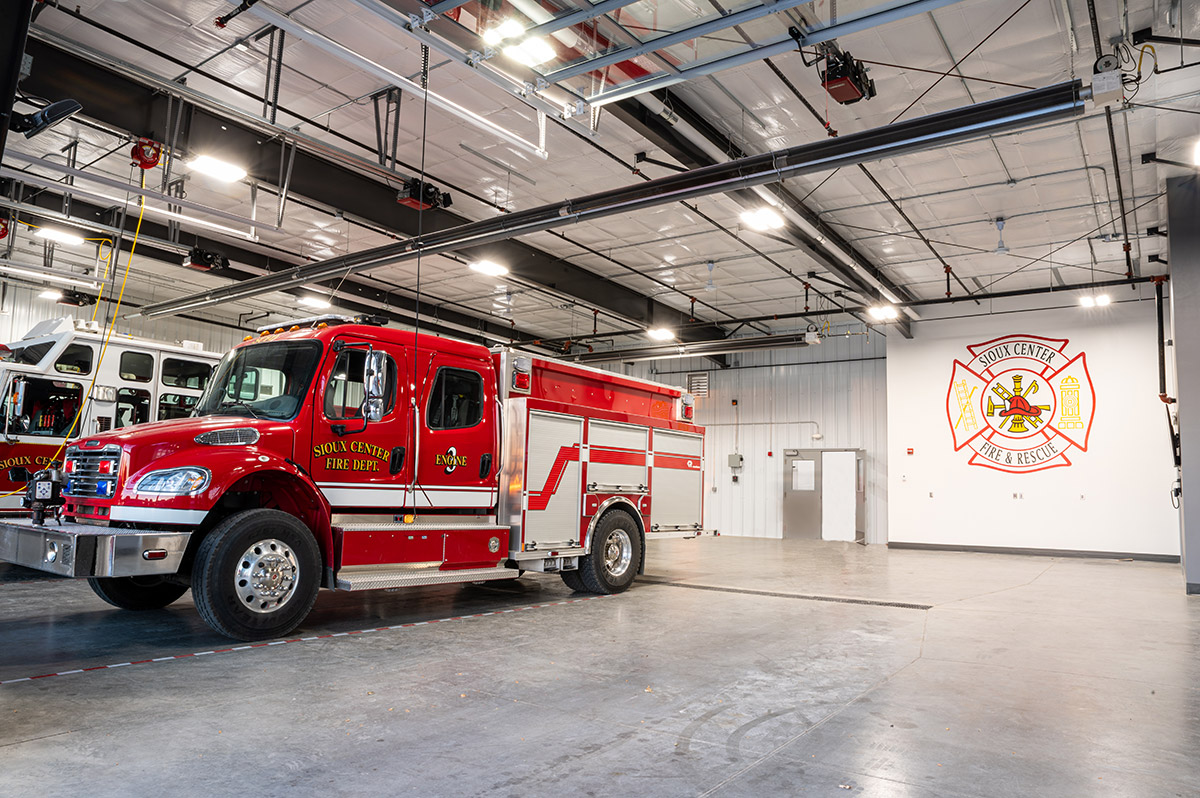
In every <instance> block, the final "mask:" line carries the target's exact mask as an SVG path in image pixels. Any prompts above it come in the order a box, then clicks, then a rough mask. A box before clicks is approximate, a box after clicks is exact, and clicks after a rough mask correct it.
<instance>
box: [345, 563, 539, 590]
mask: <svg viewBox="0 0 1200 798" xmlns="http://www.w3.org/2000/svg"><path fill="white" fill-rule="evenodd" d="M517 575H518V572H517V571H516V570H515V569H513V568H469V569H465V570H460V571H433V570H413V569H411V568H396V567H395V566H390V565H386V566H374V565H372V566H353V567H350V568H343V569H342V570H341V571H339V572H338V577H337V586H338V590H378V589H380V588H385V587H416V586H419V585H449V584H454V583H456V582H483V581H486V580H489V579H515V578H516V577H517Z"/></svg>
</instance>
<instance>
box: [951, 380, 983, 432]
mask: <svg viewBox="0 0 1200 798" xmlns="http://www.w3.org/2000/svg"><path fill="white" fill-rule="evenodd" d="M974 395H975V387H972V388H971V390H970V391H968V390H967V381H966V380H959V381H958V382H956V383H954V398H955V399H957V400H958V421H955V422H954V428H955V429H958V425H959V424H962V425H963V426H964V427H965V428H966V429H968V430H976V429H978V428H979V422H978V421H976V420H975V408H973V407H971V397H972V396H974Z"/></svg>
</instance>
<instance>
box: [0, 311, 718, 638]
mask: <svg viewBox="0 0 1200 798" xmlns="http://www.w3.org/2000/svg"><path fill="white" fill-rule="evenodd" d="M693 414H694V403H693V400H692V397H691V396H689V395H687V394H685V393H684V392H683V391H681V390H680V389H678V388H672V387H669V386H666V385H660V384H657V383H653V382H648V381H644V380H637V379H631V378H628V377H624V376H620V375H617V374H611V373H608V372H604V371H599V370H595V369H590V368H586V367H581V366H577V365H572V364H568V363H564V362H559V361H555V360H552V359H543V358H539V357H530V356H526V355H522V354H519V353H518V352H516V351H514V350H512V349H508V348H497V349H492V350H488V349H487V348H485V347H483V346H478V345H475V344H470V343H464V342H461V341H455V340H451V339H446V338H438V337H433V336H426V335H421V336H417V335H415V334H414V333H411V332H402V331H396V330H389V329H387V328H385V327H383V326H381V325H379V324H377V323H374V322H373V321H372V320H368V319H362V318H360V319H358V320H348V319H342V318H335V317H326V318H320V319H310V320H305V321H304V322H300V323H297V324H295V325H293V326H292V327H291V328H290V329H287V330H284V329H278V330H275V331H264V332H263V333H262V334H261V335H260V336H258V337H253V338H248V340H246V341H245V342H244V343H243V344H241V345H239V346H238V347H235V348H234V349H233V350H231V351H230V352H229V353H228V354H227V355H226V356H225V358H224V359H223V360H222V361H221V363H220V365H219V366H218V367H217V370H216V373H215V374H214V376H213V378H212V380H211V382H210V383H209V386H208V388H207V390H206V391H205V392H204V394H203V395H202V396H201V398H200V399H199V401H198V403H197V404H196V407H195V409H194V413H193V415H192V416H191V417H189V418H182V419H174V420H168V421H160V422H156V423H152V424H142V425H137V426H134V427H130V428H127V429H114V430H110V431H108V432H105V433H96V434H88V435H86V436H84V437H82V438H81V439H80V440H78V441H76V442H75V443H73V444H72V445H71V446H70V447H69V448H68V450H67V456H66V462H65V464H64V465H63V468H62V472H63V473H62V477H61V481H62V484H61V485H59V484H58V482H57V481H56V480H58V479H59V477H58V475H57V474H56V473H54V472H42V473H41V474H39V475H38V476H37V477H35V479H34V481H33V482H32V483H31V495H35V494H36V495H39V496H41V495H44V496H46V497H50V499H49V501H52V500H53V498H54V497H56V496H57V492H58V491H59V490H61V496H62V498H61V502H62V503H63V505H64V506H63V507H62V508H61V509H62V515H63V517H64V518H65V522H64V523H62V525H61V526H59V525H56V523H55V521H54V519H53V518H51V519H50V520H48V521H47V522H46V525H45V526H36V525H34V524H33V523H32V522H31V521H28V520H23V521H20V522H8V523H3V524H0V560H4V561H7V562H12V563H18V564H21V565H26V566H29V567H33V568H38V569H41V570H43V571H48V572H50V573H55V574H60V575H63V576H71V577H86V578H88V579H89V581H90V584H91V586H92V588H93V589H94V590H95V591H96V593H97V594H98V595H99V596H100V597H101V598H103V599H104V600H105V601H108V602H109V603H110V604H113V605H115V606H118V607H122V608H126V609H150V608H158V607H163V606H166V605H167V604H169V603H171V602H172V601H174V600H176V599H178V598H179V597H180V596H182V595H183V594H184V593H185V592H186V591H187V590H188V589H189V588H190V589H191V590H192V595H193V599H194V601H195V604H196V607H197V609H198V610H199V612H200V614H201V617H203V619H204V620H205V621H206V622H207V623H208V624H209V625H210V626H211V627H212V628H213V629H215V630H217V631H218V632H220V633H222V634H224V635H227V636H229V637H233V638H237V639H241V640H261V639H266V638H270V637H277V636H280V635H284V634H287V633H288V632H290V631H291V630H293V629H294V628H296V627H297V626H298V625H299V624H300V623H301V622H302V621H303V620H304V618H305V616H307V614H308V612H309V610H310V609H311V607H312V605H313V603H314V601H315V600H316V597H317V592H318V588H320V587H325V588H329V589H332V590H369V589H376V588H396V587H403V586H415V585H436V584H446V583H454V582H478V581H483V580H492V579H511V578H513V577H515V576H518V575H519V574H520V573H521V572H522V571H538V572H545V573H559V574H561V576H562V579H563V581H564V582H565V583H566V584H567V585H568V586H569V587H571V588H572V589H574V590H586V591H590V592H595V593H615V592H619V591H622V590H625V589H626V588H627V587H629V585H630V583H631V582H632V581H633V579H634V577H635V575H636V574H637V573H639V572H640V571H641V570H642V568H643V564H644V554H645V542H646V540H648V539H650V538H654V537H695V536H697V535H700V534H702V533H703V530H702V504H703V495H702V488H703V480H704V471H703V462H704V459H703V458H704V434H703V430H702V429H701V428H699V427H697V426H695V425H694V424H693Z"/></svg>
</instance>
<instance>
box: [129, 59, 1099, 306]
mask: <svg viewBox="0 0 1200 798" xmlns="http://www.w3.org/2000/svg"><path fill="white" fill-rule="evenodd" d="M1085 93H1086V92H1085V90H1084V88H1083V86H1082V83H1081V82H1080V81H1079V80H1073V81H1068V82H1065V83H1060V84H1057V85H1055V86H1049V87H1047V88H1044V89H1036V90H1034V91H1030V92H1025V93H1023V94H1018V95H1014V96H1012V97H1006V98H1003V99H1000V100H993V101H991V102H986V103H980V104H978V105H974V106H969V107H966V108H955V109H952V110H950V111H943V112H942V113H938V114H931V115H929V116H925V117H920V118H918V119H912V120H909V121H906V122H899V123H896V124H893V125H888V126H886V127H883V128H877V129H873V130H865V131H862V132H859V133H852V134H849V135H846V136H841V137H839V138H836V139H828V140H825V141H820V142H816V143H813V144H805V145H801V146H798V147H790V148H788V149H783V150H777V151H775V152H769V153H765V154H763V155H754V156H750V157H747V158H742V159H739V160H736V161H730V162H728V163H722V164H716V165H714V166H709V167H704V168H701V169H692V170H689V171H687V172H684V173H682V174H675V175H670V176H668V177H662V178H659V179H657V180H651V181H648V182H645V183H637V184H634V185H631V186H624V187H621V188H617V189H612V190H609V191H604V192H600V193H597V194H591V195H587V196H583V197H576V198H572V199H568V200H564V201H560V202H554V203H550V204H548V205H543V206H540V207H536V208H530V209H528V210H525V211H517V212H514V213H510V214H507V215H504V216H501V217H497V218H493V219H484V220H481V221H478V222H472V223H469V224H465V225H461V226H459V227H456V228H453V229H448V230H441V231H438V232H433V233H430V234H426V235H420V236H414V237H412V238H409V239H407V240H405V241H399V242H396V243H394V244H386V245H384V246H381V247H376V248H374V249H370V250H365V251H363V252H358V253H354V254H351V255H345V256H342V257H338V258H331V259H329V260H326V261H321V262H318V263H313V264H310V265H308V266H302V267H298V268H296V269H293V270H291V272H290V273H288V274H284V275H270V276H269V277H260V278H257V279H255V280H249V281H247V282H246V283H244V284H242V285H240V286H228V287H226V288H224V289H218V290H216V291H208V292H201V293H198V294H193V295H191V296H187V297H182V298H180V299H177V300H173V301H169V302H160V303H157V304H155V305H153V306H150V307H147V308H145V309H143V311H142V312H141V315H149V316H158V315H168V314H172V313H180V312H183V311H186V310H194V309H197V308H201V307H208V306H210V305H217V304H221V303H222V302H228V301H233V300H237V299H244V298H247V297H250V296H256V295H258V294H262V293H269V292H271V291H275V290H279V289H280V288H282V287H287V286H289V285H299V284H302V283H304V282H309V281H311V280H314V279H323V278H326V277H332V276H335V275H343V274H345V275H348V274H353V273H356V272H361V271H364V270H366V269H371V268H375V267H377V266H380V265H384V264H389V263H400V262H404V261H408V260H413V259H415V258H416V257H418V255H419V254H421V253H424V254H437V253H440V252H446V251H450V250H453V249H458V248H460V247H464V246H483V245H487V244H490V243H493V242H497V241H504V240H506V239H510V238H514V237H517V236H521V235H526V234H529V233H534V232H539V231H543V230H552V229H554V228H557V227H563V226H565V225H567V224H573V223H576V222H589V221H593V220H597V219H604V218H608V217H611V216H616V215H620V214H627V213H633V212H636V211H639V210H643V209H646V208H653V207H657V206H660V205H667V204H670V203H674V202H679V201H681V200H688V199H694V198H696V197H703V196H709V195H712V194H721V193H728V192H731V191H737V190H739V189H743V188H750V187H752V186H760V185H767V184H770V183H777V182H780V181H783V180H786V179H788V178H791V177H796V176H799V175H803V174H811V173H813V172H824V171H828V170H830V169H833V168H836V167H839V166H845V165H848V164H857V163H862V162H863V161H867V160H878V159H881V158H890V157H895V156H898V155H903V154H905V153H910V152H917V151H920V150H928V149H932V148H935V147H939V146H946V145H949V144H953V143H958V142H961V141H967V140H971V139H975V138H978V137H980V136H986V135H990V134H992V133H996V132H998V131H1002V130H1011V129H1014V128H1020V127H1027V126H1029V125H1032V124H1036V123H1038V122H1042V121H1047V120H1051V119H1059V118H1064V117H1069V116H1077V115H1080V114H1082V113H1083V111H1084V96H1085ZM672 315H673V316H676V315H681V314H679V313H678V312H675V311H673V312H672Z"/></svg>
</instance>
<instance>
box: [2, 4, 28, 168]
mask: <svg viewBox="0 0 1200 798" xmlns="http://www.w3.org/2000/svg"><path fill="white" fill-rule="evenodd" d="M7 6H8V8H6V9H4V10H3V11H2V12H0V53H3V55H0V157H3V156H4V147H5V144H6V143H7V141H8V125H9V123H10V122H12V115H13V102H14V101H15V100H16V96H17V81H18V80H19V79H20V77H21V61H22V59H23V57H24V54H25V38H26V37H27V36H28V35H29V17H30V15H31V14H33V0H10V2H9V3H7Z"/></svg>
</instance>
